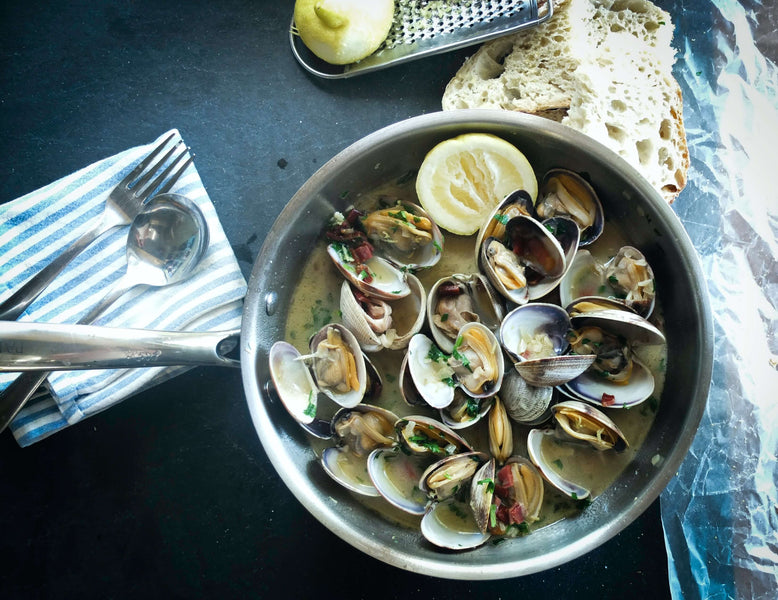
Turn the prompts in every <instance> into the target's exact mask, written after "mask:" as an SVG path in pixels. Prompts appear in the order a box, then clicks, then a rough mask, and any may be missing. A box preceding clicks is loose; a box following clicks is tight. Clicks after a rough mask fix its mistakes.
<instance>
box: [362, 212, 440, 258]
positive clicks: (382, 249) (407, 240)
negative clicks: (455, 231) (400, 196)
mask: <svg viewBox="0 0 778 600" xmlns="http://www.w3.org/2000/svg"><path fill="white" fill-rule="evenodd" d="M362 226H363V227H364V229H365V233H366V234H367V237H368V239H369V240H370V242H371V243H372V244H373V247H374V249H375V252H376V254H378V255H379V256H381V257H383V258H385V259H386V260H387V261H389V262H390V263H392V264H393V265H394V266H396V267H397V268H399V269H402V270H403V271H416V270H419V269H426V268H429V267H432V266H434V265H435V264H436V263H437V262H438V261H439V260H440V257H441V255H442V253H443V243H444V239H443V233H442V232H441V231H440V228H439V227H438V226H437V224H436V223H435V221H433V220H432V218H431V217H430V216H429V214H428V213H427V212H426V211H425V210H424V209H423V208H422V207H421V206H419V205H418V204H413V203H411V202H398V203H397V204H396V205H395V206H391V207H388V208H381V209H378V210H375V211H372V212H370V213H369V214H367V215H366V216H365V217H364V218H363V219H362Z"/></svg>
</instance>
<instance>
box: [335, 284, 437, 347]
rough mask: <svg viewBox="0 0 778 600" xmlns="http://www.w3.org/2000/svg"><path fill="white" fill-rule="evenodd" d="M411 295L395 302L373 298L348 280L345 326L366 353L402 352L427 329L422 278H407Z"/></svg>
mask: <svg viewBox="0 0 778 600" xmlns="http://www.w3.org/2000/svg"><path fill="white" fill-rule="evenodd" d="M406 278H407V283H408V287H409V288H410V293H409V294H408V295H407V296H404V297H402V298H399V299H395V300H392V301H387V300H381V299H380V298H372V297H370V296H368V295H367V294H363V292H361V291H360V290H358V289H356V288H354V287H353V286H352V285H351V284H350V283H349V282H348V281H344V282H343V283H342V284H341V288H340V312H341V315H342V317H341V318H342V319H343V324H344V325H345V326H346V327H348V328H349V330H350V331H352V332H353V333H354V336H355V337H356V338H357V341H358V342H359V345H360V346H361V348H362V349H363V350H364V351H365V352H378V351H379V350H383V349H384V348H388V349H389V350H401V349H403V348H406V347H407V346H408V343H409V342H410V339H411V337H413V335H415V334H416V333H418V332H419V331H420V330H421V328H422V327H423V326H424V321H425V317H426V310H427V308H426V293H425V291H424V287H423V286H422V284H421V281H419V279H418V278H417V277H416V276H414V275H411V274H408V275H406Z"/></svg>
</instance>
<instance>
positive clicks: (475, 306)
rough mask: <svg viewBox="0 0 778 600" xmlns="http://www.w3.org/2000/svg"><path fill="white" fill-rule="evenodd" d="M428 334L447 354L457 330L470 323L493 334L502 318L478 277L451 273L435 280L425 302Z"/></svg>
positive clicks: (494, 296)
mask: <svg viewBox="0 0 778 600" xmlns="http://www.w3.org/2000/svg"><path fill="white" fill-rule="evenodd" d="M427 315H428V319H427V320H428V323H429V327H430V332H431V333H432V337H433V339H434V340H435V343H436V344H437V345H438V346H439V347H440V349H441V350H443V351H444V352H449V353H450V352H451V351H452V350H453V348H454V342H455V341H456V339H457V336H458V335H459V330H460V329H461V328H462V327H463V326H464V325H466V324H467V323H471V322H474V321H478V322H480V323H483V324H484V325H486V326H487V327H488V328H489V329H491V330H492V331H496V330H497V329H498V328H499V326H500V322H501V321H502V319H503V317H504V310H503V306H502V302H501V301H500V299H499V297H498V296H497V293H496V292H495V291H494V288H492V286H491V284H490V283H489V281H488V280H487V279H486V277H484V276H483V275H481V274H480V273H472V274H463V273H455V274H453V275H450V276H448V277H444V278H442V279H438V281H436V282H435V284H434V285H433V286H432V289H430V293H429V296H428V299H427Z"/></svg>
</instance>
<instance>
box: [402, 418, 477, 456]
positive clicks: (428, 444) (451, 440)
mask: <svg viewBox="0 0 778 600" xmlns="http://www.w3.org/2000/svg"><path fill="white" fill-rule="evenodd" d="M395 429H396V430H397V436H398V439H399V441H400V444H402V446H403V447H404V448H405V449H406V450H407V451H408V452H409V453H411V454H415V455H419V456H433V457H435V456H437V457H442V456H449V455H451V454H458V453H460V452H472V450H473V448H472V447H471V446H470V444H469V443H468V442H467V441H466V440H465V439H464V438H463V437H462V436H460V435H459V434H458V433H456V432H455V431H454V430H453V429H451V428H450V427H448V426H446V425H444V424H443V423H441V422H440V421H437V420H435V419H432V418H430V417H425V416H423V415H411V416H408V417H403V418H401V419H400V420H398V421H397V423H395Z"/></svg>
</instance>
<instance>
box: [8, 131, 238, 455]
mask: <svg viewBox="0 0 778 600" xmlns="http://www.w3.org/2000/svg"><path fill="white" fill-rule="evenodd" d="M170 133H173V134H174V138H173V141H176V140H179V139H181V136H180V134H179V132H178V131H177V130H172V132H167V133H165V134H164V135H163V136H160V138H158V139H157V140H156V141H154V142H151V143H150V144H148V145H146V146H138V147H135V148H131V149H129V150H126V151H124V152H122V153H120V154H117V155H115V156H112V157H110V158H106V159H104V160H102V161H99V162H97V163H95V164H93V165H91V166H88V167H86V168H84V169H81V170H80V171H78V172H76V173H73V174H72V175H69V176H67V177H63V178H62V179H60V180H58V181H55V182H54V183H51V184H49V185H47V186H45V187H44V188H41V189H40V190H37V191H35V192H32V193H30V194H27V195H25V196H23V197H21V198H18V199H17V200H13V201H11V202H7V203H5V204H2V205H0V301H2V300H4V299H5V298H7V297H9V296H10V295H11V294H12V293H13V292H14V290H15V289H16V288H18V286H20V285H21V284H22V283H24V282H25V281H26V280H27V279H29V278H30V277H31V276H32V275H34V274H35V273H36V272H38V271H39V270H40V269H41V268H43V267H44V266H45V265H47V264H48V263H49V262H51V260H52V259H53V258H54V257H56V256H57V255H58V254H59V253H60V252H62V250H63V249H64V248H66V247H67V246H68V245H70V244H71V243H72V242H73V241H75V240H76V239H78V238H79V237H80V236H81V235H82V234H83V233H84V232H85V231H86V230H87V229H89V228H90V227H91V226H93V225H94V223H95V220H96V219H99V218H100V216H101V214H102V212H103V208H104V205H105V200H106V198H107V196H108V194H109V192H110V191H111V189H113V187H114V186H115V185H116V184H117V183H118V182H119V181H121V179H122V178H123V177H125V176H126V175H127V174H128V173H129V172H130V171H131V170H132V168H133V167H134V166H135V165H136V164H137V163H138V162H139V161H140V160H141V159H142V158H143V157H144V156H146V155H147V154H148V153H149V152H150V151H151V150H152V149H153V148H154V147H155V146H156V145H157V144H158V143H159V142H161V141H162V139H163V138H164V137H166V136H167V135H169V134H170ZM171 192H174V193H178V194H183V195H185V196H187V197H189V198H190V199H191V200H192V201H193V202H195V203H196V204H197V205H198V206H199V207H200V209H201V210H202V212H203V214H204V215H205V218H206V221H207V222H208V226H209V234H210V245H209V247H208V251H207V253H206V255H205V257H204V258H203V260H202V262H201V263H200V265H199V266H198V267H197V269H196V270H195V272H194V273H193V275H192V276H191V277H189V278H188V279H186V280H185V281H183V282H181V283H178V284H176V285H172V286H168V287H162V288H149V287H136V288H133V289H132V290H130V291H129V292H127V293H126V294H125V295H123V296H122V297H121V298H119V299H118V300H117V301H116V302H115V303H114V304H112V305H111V306H110V307H109V308H108V310H106V311H105V312H104V313H103V314H102V316H101V317H99V318H98V319H97V320H96V321H95V322H94V323H95V324H96V325H105V326H112V327H133V328H141V329H159V330H189V331H216V330H228V329H235V328H239V327H240V320H241V313H242V309H243V296H244V295H245V293H246V280H245V279H244V277H243V275H242V274H241V271H240V268H239V266H238V262H237V260H236V258H235V254H234V253H233V251H232V248H231V247H230V244H229V242H228V240H227V238H226V236H225V235H224V230H223V229H222V226H221V223H220V222H219V217H218V215H217V214H216V210H215V208H214V205H213V203H212V202H211V200H210V198H209V197H208V193H207V192H206V190H205V187H204V186H203V183H202V181H201V180H200V176H199V175H198V173H197V169H196V168H195V166H194V164H190V165H189V167H188V168H187V170H186V171H185V173H184V174H183V176H182V177H181V178H180V179H179V180H178V181H177V182H176V184H175V185H174V186H173V188H172V190H171ZM128 229H129V228H128V226H125V227H118V228H115V229H113V230H111V231H110V232H109V233H107V234H105V235H103V236H102V237H101V238H99V239H98V240H97V241H95V242H94V243H93V244H92V245H91V246H89V248H87V250H86V251H84V252H83V253H81V255H79V256H78V257H77V258H76V259H75V260H74V261H73V262H72V263H70V265H68V267H67V268H66V269H65V270H64V271H63V272H62V273H61V274H60V275H59V276H58V277H57V279H56V280H55V281H54V282H53V283H52V284H51V285H50V286H49V287H48V288H47V289H46V291H44V292H43V294H41V295H40V296H39V297H38V298H37V299H36V300H35V302H34V303H33V304H31V305H30V306H29V307H28V308H27V310H26V311H25V313H24V314H23V315H22V316H21V317H20V318H19V320H23V321H35V322H40V323H76V322H77V321H78V320H79V319H80V318H81V317H82V316H84V315H85V314H86V313H87V312H88V311H89V310H90V308H91V307H92V306H94V304H96V303H97V302H98V301H99V300H100V299H101V298H102V297H103V296H104V295H105V293H106V292H107V291H108V288H109V287H110V286H111V284H113V283H114V282H115V281H116V280H117V279H118V278H119V277H120V276H121V275H122V274H123V273H124V272H125V270H126V266H127V260H126V254H125V243H126V240H127V232H128ZM184 370H186V368H184V367H153V368H145V369H122V370H116V369H114V370H99V371H61V372H57V373H52V374H51V375H50V376H49V379H48V381H47V386H46V388H47V389H46V392H47V393H44V394H39V395H38V396H36V397H35V398H34V399H32V400H31V401H30V402H28V403H27V405H26V406H25V407H24V408H22V410H21V411H20V412H19V414H18V415H17V416H16V418H15V419H14V420H13V421H12V422H11V425H10V429H11V431H12V432H13V435H14V437H15V438H16V440H17V441H18V443H19V444H20V445H21V446H28V445H30V444H32V443H34V442H37V441H39V440H41V439H43V438H45V437H47V436H49V435H51V434H52V433H55V432H57V431H59V430H61V429H63V428H64V427H67V426H68V425H72V424H74V423H77V422H79V421H81V420H82V419H84V418H86V417H89V416H91V415H93V414H95V413H97V412H100V411H102V410H105V409H106V408H109V407H110V406H112V405H114V404H116V403H117V402H120V401H122V400H124V399H125V398H127V397H129V396H132V395H133V394H136V393H138V392H140V391H142V390H144V389H147V388H148V387H150V386H153V385H156V384H158V383H160V382H161V381H164V380H166V379H169V378H170V377H173V376H175V375H177V374H179V373H182V372H183V371H184ZM14 377H15V375H13V374H0V389H4V388H5V387H7V385H8V384H9V383H10V382H11V381H12V380H13V379H14Z"/></svg>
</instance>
